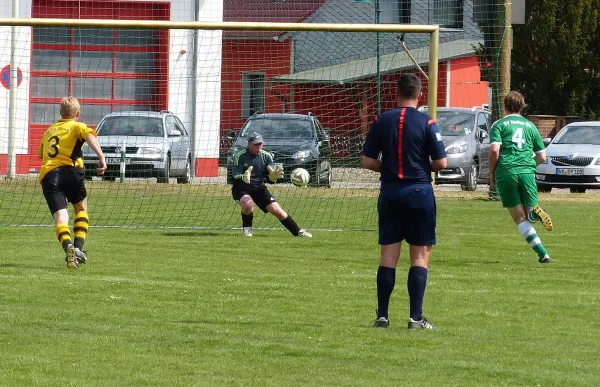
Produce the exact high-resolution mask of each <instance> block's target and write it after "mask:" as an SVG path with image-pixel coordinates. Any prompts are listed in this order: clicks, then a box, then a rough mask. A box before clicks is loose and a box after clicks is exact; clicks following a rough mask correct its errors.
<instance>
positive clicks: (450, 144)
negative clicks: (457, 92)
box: [419, 106, 491, 191]
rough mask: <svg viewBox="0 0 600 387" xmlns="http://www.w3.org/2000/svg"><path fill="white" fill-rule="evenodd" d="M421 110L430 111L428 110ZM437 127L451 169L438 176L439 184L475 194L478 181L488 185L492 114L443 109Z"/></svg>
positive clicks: (476, 109) (479, 109) (481, 109)
mask: <svg viewBox="0 0 600 387" xmlns="http://www.w3.org/2000/svg"><path fill="white" fill-rule="evenodd" d="M419 110H421V111H424V112H427V107H421V108H419ZM436 122H437V126H438V128H439V130H440V134H441V135H442V140H443V141H444V147H445V148H446V153H447V155H448V166H447V167H446V168H444V169H442V170H441V171H439V172H438V173H437V174H436V176H435V183H436V184H448V183H454V184H460V187H461V189H463V190H464V191H475V190H476V189H477V183H478V182H484V183H488V182H489V174H490V173H489V172H490V163H489V149H490V135H489V132H490V128H491V112H490V110H489V109H487V108H484V107H482V106H475V107H473V108H450V107H440V108H438V109H437V117H436Z"/></svg>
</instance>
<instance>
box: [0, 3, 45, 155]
mask: <svg viewBox="0 0 600 387" xmlns="http://www.w3.org/2000/svg"><path fill="white" fill-rule="evenodd" d="M12 6H13V2H12V0H0V17H3V18H5V17H6V18H11V17H13V7H12ZM19 17H22V18H29V17H31V1H28V0H26V1H23V0H21V1H20V4H19ZM11 30H12V28H11V27H0V70H1V69H3V68H4V67H5V66H7V65H10V58H11V52H12V48H11V35H12V33H11ZM15 31H16V34H17V42H16V47H15V51H14V52H15V59H16V65H17V68H18V69H20V70H21V72H22V74H23V79H22V81H21V84H20V85H19V86H18V87H17V106H16V115H15V118H16V119H15V150H16V153H17V154H27V153H28V149H27V147H28V146H27V141H28V139H29V136H28V133H29V131H28V121H29V70H30V63H31V28H29V27H15ZM9 95H10V90H9V89H7V88H5V87H3V86H0V154H7V153H8V131H9V127H8V106H9V100H10V96H9ZM35 151H36V152H37V149H35Z"/></svg>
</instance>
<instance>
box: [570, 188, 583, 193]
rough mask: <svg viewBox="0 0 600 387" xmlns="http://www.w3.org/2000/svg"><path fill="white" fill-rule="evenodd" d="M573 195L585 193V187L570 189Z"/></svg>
mask: <svg viewBox="0 0 600 387" xmlns="http://www.w3.org/2000/svg"><path fill="white" fill-rule="evenodd" d="M569 191H571V193H585V187H571V188H569Z"/></svg>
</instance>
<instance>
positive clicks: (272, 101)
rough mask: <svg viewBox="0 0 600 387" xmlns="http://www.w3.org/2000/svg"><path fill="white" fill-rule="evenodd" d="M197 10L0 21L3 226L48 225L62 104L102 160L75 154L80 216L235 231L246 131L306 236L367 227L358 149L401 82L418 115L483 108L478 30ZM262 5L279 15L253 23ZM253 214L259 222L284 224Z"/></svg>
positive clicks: (370, 205) (59, 12)
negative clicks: (42, 151) (84, 207)
mask: <svg viewBox="0 0 600 387" xmlns="http://www.w3.org/2000/svg"><path fill="white" fill-rule="evenodd" d="M196 3H197V2H189V4H188V5H186V6H183V5H182V4H183V2H172V3H167V2H160V3H159V2H100V3H97V2H89V3H88V2H82V1H63V0H61V1H59V0H54V1H41V0H33V2H32V7H31V14H27V15H18V16H20V17H21V18H4V19H0V36H1V37H2V39H1V42H0V44H1V45H2V46H3V47H2V50H1V51H0V56H1V57H2V63H4V64H6V66H5V67H4V69H2V75H1V76H0V78H2V79H1V80H2V84H3V86H4V87H3V88H2V89H3V90H5V95H6V98H4V99H3V100H2V101H1V102H0V104H2V105H3V106H2V109H0V129H1V131H0V175H1V179H0V225H48V224H50V223H51V220H52V219H51V217H50V214H49V211H48V209H47V205H46V202H45V200H44V197H43V195H42V193H41V186H40V183H39V181H38V176H39V172H40V166H41V161H40V160H39V158H38V148H39V145H40V142H41V140H42V136H43V134H44V132H45V130H46V129H47V128H48V127H49V126H50V125H51V124H52V123H53V122H55V121H56V120H58V119H60V114H59V103H60V100H61V99H62V98H63V97H65V96H74V97H76V98H77V99H78V100H79V102H80V104H81V114H80V117H79V120H80V121H81V122H84V123H86V124H87V125H88V126H90V127H91V128H95V129H97V131H98V139H99V142H100V144H101V146H102V149H103V151H104V153H105V156H106V159H107V162H108V170H107V172H106V174H105V176H97V175H96V173H95V166H96V163H97V160H96V159H95V158H94V153H93V152H92V151H91V150H90V149H89V147H87V146H85V147H84V151H83V156H84V157H83V159H84V164H85V173H86V179H87V181H86V187H87V191H88V202H89V213H90V216H91V219H92V223H93V224H94V225H95V226H107V227H195V228H234V227H240V226H241V221H240V209H239V206H238V205H237V204H236V203H235V202H234V201H233V199H232V196H231V185H230V184H229V183H230V181H231V171H230V169H229V167H230V165H231V160H232V157H234V155H235V153H236V151H239V150H240V149H242V148H243V147H244V146H246V144H247V139H248V136H249V134H250V133H251V132H253V131H256V132H259V133H260V134H261V135H262V136H263V138H264V141H265V145H264V150H266V151H268V152H270V153H272V154H273V156H274V161H275V162H276V163H281V164H282V165H283V167H284V172H285V175H284V179H283V180H282V182H280V183H278V184H274V185H269V186H268V187H269V189H270V190H271V192H272V193H273V195H274V196H275V197H276V198H277V200H278V201H279V202H280V203H281V205H282V206H283V207H284V208H285V209H286V210H287V211H288V212H289V213H290V214H291V215H293V217H294V218H295V219H296V220H297V221H298V223H299V224H301V225H302V227H306V228H327V229H364V228H374V227H376V200H377V199H376V198H377V195H378V188H379V182H378V175H377V174H375V173H372V172H370V171H367V170H365V169H363V168H362V166H361V161H360V154H361V151H362V145H363V142H364V139H365V136H366V133H367V130H368V128H369V125H370V124H371V122H372V121H373V119H374V117H375V116H376V115H377V114H378V113H379V112H383V111H385V110H388V109H391V108H394V107H395V106H396V103H395V101H396V97H395V88H396V78H397V76H398V74H400V73H403V72H414V73H416V74H418V75H419V76H420V77H422V78H423V86H424V88H423V92H424V96H425V97H424V100H423V101H421V103H422V104H423V105H427V106H428V108H431V107H432V106H433V107H435V106H436V105H437V106H451V105H452V104H455V103H456V104H459V105H460V106H462V107H468V106H469V107H470V106H475V105H479V106H481V105H482V104H485V103H487V101H488V92H487V83H485V82H482V80H481V73H480V61H479V59H478V57H477V54H476V47H477V46H478V45H479V44H480V42H481V40H478V39H477V38H476V37H475V38H461V39H453V38H452V36H451V35H452V34H458V32H457V31H451V32H450V33H445V32H442V37H445V39H442V40H441V42H440V30H439V28H438V26H434V25H428V24H414V22H413V24H411V25H408V24H365V23H359V24H340V23H339V18H338V19H336V18H333V19H331V22H332V23H330V24H327V21H328V19H327V16H328V15H329V14H330V13H331V12H332V9H323V7H322V6H323V5H322V4H321V3H324V2H303V4H304V5H302V6H300V5H298V4H299V2H268V3H269V4H271V3H275V4H276V5H275V6H271V5H265V7H267V8H268V7H271V8H270V10H264V9H262V10H261V9H258V8H256V6H255V7H254V8H253V7H252V6H251V5H249V4H254V3H256V4H258V3H260V4H263V3H265V2H249V4H247V3H240V4H237V6H236V7H238V6H239V7H238V8H236V7H233V8H232V9H231V10H227V9H225V10H223V9H222V8H221V9H218V8H219V7H222V6H223V4H222V3H220V2H219V3H217V2H210V1H207V2H204V5H200V4H197V6H196V7H194V4H196ZM277 3H279V4H280V5H281V9H279V11H278V8H276V7H277ZM317 3H318V4H317ZM356 3H357V4H352V7H356V10H358V11H356V12H360V13H361V14H365V15H375V13H376V12H374V8H373V3H369V4H368V5H367V6H365V5H362V4H358V3H359V2H356ZM186 4H187V3H186ZM256 4H255V5H256ZM265 4H266V3H265ZM292 4H295V5H294V7H296V8H293V7H292ZM215 7H216V8H215ZM273 7H275V8H273ZM286 7H287V8H286ZM290 7H292V8H290ZM226 8H227V7H226ZM215 9H217V10H216V11H215ZM273 10H275V11H273ZM261 11H263V12H271V15H278V16H277V17H275V16H272V17H271V18H270V19H269V18H266V20H267V21H266V22H256V21H254V20H256V19H257V17H256V15H257V14H259V13H260V12H261ZM236 12H237V13H236ZM347 12H348V11H347ZM413 13H414V12H413ZM223 14H224V15H225V21H223V18H222V17H221V15H223ZM248 15H250V16H248ZM252 15H254V17H252ZM282 15H293V16H292V17H288V18H286V17H283V16H282ZM370 17H371V16H369V18H370ZM259 19H260V18H259ZM174 20H175V21H174ZM228 20H229V21H228ZM231 20H233V21H231ZM236 20H237V21H236ZM371 20H372V19H371ZM371 20H369V19H367V20H366V21H367V22H371ZM413 20H415V19H413ZM416 20H418V19H416ZM280 21H285V22H288V21H294V23H280ZM323 21H324V22H325V23H324V22H323ZM346 21H351V22H356V21H357V20H346ZM358 21H360V20H358ZM423 21H424V22H425V23H427V22H431V20H429V19H424V20H423ZM431 24H433V23H431ZM463 36H464V35H463ZM14 68H16V69H17V71H14V70H13V69H14ZM438 70H439V71H438ZM438 74H439V75H438ZM450 77H454V78H453V80H452V81H451V80H450ZM14 84H16V85H17V87H11V86H12V85H14ZM457 106H458V105H457ZM430 114H432V115H433V114H435V113H434V112H430ZM295 168H304V169H306V170H307V171H308V172H309V174H310V182H309V185H308V186H307V187H296V186H294V185H293V184H291V183H290V180H289V176H290V173H291V171H292V170H293V169H295ZM259 212H260V211H259ZM255 214H256V215H255V216H256V217H255V222H254V223H255V227H264V228H272V227H273V228H279V227H280V224H279V222H277V220H276V219H275V218H274V217H272V216H262V215H261V214H259V213H257V212H255Z"/></svg>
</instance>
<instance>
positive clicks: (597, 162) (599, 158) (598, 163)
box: [594, 157, 600, 165]
mask: <svg viewBox="0 0 600 387" xmlns="http://www.w3.org/2000/svg"><path fill="white" fill-rule="evenodd" d="M594 165H600V157H598V160H596V162H595V163H594Z"/></svg>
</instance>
